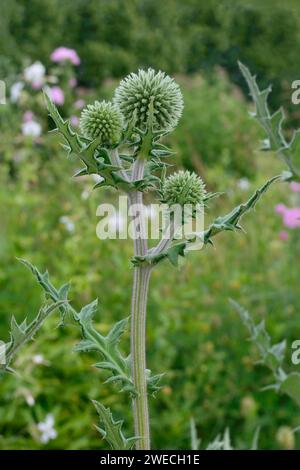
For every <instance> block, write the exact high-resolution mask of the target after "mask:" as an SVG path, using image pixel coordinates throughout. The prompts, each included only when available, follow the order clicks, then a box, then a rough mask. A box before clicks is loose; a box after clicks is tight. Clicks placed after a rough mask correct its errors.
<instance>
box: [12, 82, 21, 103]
mask: <svg viewBox="0 0 300 470" xmlns="http://www.w3.org/2000/svg"><path fill="white" fill-rule="evenodd" d="M23 88H24V82H16V83H14V84H13V85H12V86H11V87H10V101H11V102H12V103H17V101H19V98H20V96H21V93H22V90H23Z"/></svg>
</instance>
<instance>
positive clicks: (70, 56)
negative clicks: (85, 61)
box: [50, 47, 80, 65]
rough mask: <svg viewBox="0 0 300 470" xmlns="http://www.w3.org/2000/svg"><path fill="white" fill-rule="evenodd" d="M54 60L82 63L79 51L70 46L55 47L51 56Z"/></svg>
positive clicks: (74, 63) (75, 63)
mask: <svg viewBox="0 0 300 470" xmlns="http://www.w3.org/2000/svg"><path fill="white" fill-rule="evenodd" d="M50 58H51V60H53V62H65V61H66V60H69V61H70V62H71V63H72V64H73V65H79V64H80V58H79V56H78V54H77V52H76V51H75V50H74V49H69V48H68V47H58V48H57V49H55V50H54V51H53V52H52V54H51V56H50Z"/></svg>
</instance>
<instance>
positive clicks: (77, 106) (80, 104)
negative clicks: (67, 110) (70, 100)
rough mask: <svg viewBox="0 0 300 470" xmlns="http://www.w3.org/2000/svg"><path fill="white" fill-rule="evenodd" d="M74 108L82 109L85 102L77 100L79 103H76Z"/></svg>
mask: <svg viewBox="0 0 300 470" xmlns="http://www.w3.org/2000/svg"><path fill="white" fill-rule="evenodd" d="M74 106H75V108H77V109H82V108H84V106H85V101H84V100H77V101H75V103H74Z"/></svg>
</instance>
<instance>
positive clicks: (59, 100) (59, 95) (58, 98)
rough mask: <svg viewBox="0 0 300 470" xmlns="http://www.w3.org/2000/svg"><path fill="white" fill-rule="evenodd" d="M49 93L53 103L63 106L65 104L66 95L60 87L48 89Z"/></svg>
mask: <svg viewBox="0 0 300 470" xmlns="http://www.w3.org/2000/svg"><path fill="white" fill-rule="evenodd" d="M48 93H49V96H50V98H51V99H52V101H53V103H55V104H58V105H62V104H64V102H65V95H64V92H63V91H62V89H61V88H60V87H59V86H54V87H52V88H49V89H48Z"/></svg>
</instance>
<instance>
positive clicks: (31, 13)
mask: <svg viewBox="0 0 300 470" xmlns="http://www.w3.org/2000/svg"><path fill="white" fill-rule="evenodd" d="M0 3H1V10H2V13H1V19H0V23H1V28H0V34H1V41H0V78H1V79H2V80H4V81H5V83H6V85H7V104H6V105H1V106H0V129H1V143H0V165H1V166H0V217H1V228H0V337H1V338H3V339H4V340H7V331H8V326H9V320H10V317H11V315H12V314H14V315H15V316H16V318H17V319H18V320H21V319H22V318H24V317H25V316H28V317H29V318H30V317H32V315H33V314H35V313H36V312H37V310H38V308H39V306H40V304H41V302H42V300H43V296H42V293H41V291H40V289H39V288H38V286H37V285H36V284H35V282H34V280H33V279H32V277H31V275H30V273H29V272H27V271H26V269H25V268H24V267H23V266H22V265H21V264H20V263H18V261H17V260H16V257H22V258H26V259H28V260H30V261H31V262H32V263H33V264H35V265H37V266H38V267H39V268H40V269H41V270H42V271H43V270H45V269H48V270H49V272H50V274H51V276H52V279H53V282H54V283H56V284H57V285H61V284H62V283H64V282H66V281H68V280H71V281H72V290H71V299H72V301H73V302H74V306H76V307H78V308H79V307H81V306H82V305H84V304H86V303H88V302H90V301H91V300H93V299H94V298H96V297H98V298H99V301H100V310H99V313H98V317H97V326H98V328H99V330H101V331H102V332H104V333H105V332H106V331H108V329H109V328H110V327H111V326H112V325H113V323H114V322H115V321H116V320H119V319H121V318H124V317H126V316H128V314H129V308H130V290H131V281H132V270H131V268H130V262H129V260H130V257H131V256H132V246H131V242H130V241H120V240H106V241H100V240H99V239H98V238H97V237H96V232H95V228H96V224H97V222H98V218H97V217H96V208H97V206H98V204H99V203H101V202H103V201H107V200H109V201H113V200H116V197H117V196H116V194H115V193H114V192H113V191H109V190H107V189H106V190H96V191H92V186H93V181H91V178H84V177H83V178H78V179H74V178H72V177H71V176H72V174H73V173H74V170H75V169H76V168H77V166H78V162H76V161H73V160H67V159H66V156H65V153H64V151H63V150H62V148H61V146H60V145H59V138H58V137H57V136H56V135H53V134H49V133H48V131H49V129H50V128H51V124H50V122H49V121H48V118H47V113H46V110H45V107H44V102H43V99H42V96H41V89H40V88H41V85H42V86H46V87H48V88H49V89H50V90H52V92H53V93H54V91H53V89H54V88H59V90H61V92H62V93H63V99H61V102H60V103H57V104H58V105H60V111H61V113H62V114H63V115H64V116H72V123H73V125H74V126H76V125H77V123H78V116H79V115H80V109H81V107H82V106H83V105H84V103H90V102H92V101H93V100H94V99H96V98H97V99H101V98H110V97H111V96H112V93H113V90H114V87H115V86H116V85H117V83H118V79H119V78H120V77H123V76H124V75H126V74H127V73H129V72H131V71H135V70H137V68H138V67H147V66H152V67H154V68H161V69H163V70H164V71H166V72H167V73H170V74H172V75H174V76H175V77H176V80H177V81H178V82H179V83H180V85H181V87H182V91H183V95H184V102H185V110H184V114H183V117H182V119H181V121H180V124H179V126H178V128H177V129H176V131H175V132H174V133H173V134H172V135H171V136H168V144H169V145H171V146H172V148H174V150H175V151H176V155H175V157H174V159H173V163H174V164H175V166H176V167H180V168H182V167H185V168H188V169H193V170H195V171H197V172H198V173H199V174H200V175H201V176H202V177H203V179H204V180H205V181H206V183H207V187H208V189H209V190H211V191H216V190H217V191H223V192H224V194H223V195H222V196H221V197H220V198H219V199H218V200H216V201H214V202H213V203H211V204H210V205H211V207H210V209H209V210H208V212H207V216H206V219H207V223H208V222H209V220H211V218H213V217H214V216H216V215H218V214H225V213H226V212H227V211H228V210H230V209H231V208H232V207H234V205H236V204H238V203H240V202H242V201H244V200H246V199H247V197H248V196H249V195H250V194H251V192H252V191H253V190H254V189H256V188H257V186H258V185H259V184H262V183H263V182H264V181H265V180H266V179H267V178H268V177H270V176H271V175H274V174H276V173H277V172H281V171H282V169H283V168H282V164H281V163H280V162H279V161H278V160H277V158H276V157H275V156H274V155H271V154H265V153H262V152H260V151H259V150H258V149H259V146H260V140H261V139H262V138H263V134H262V132H261V130H260V129H259V127H258V125H257V123H256V122H255V121H254V120H252V119H251V118H250V117H249V113H248V111H249V110H250V109H251V104H250V103H249V102H248V101H247V90H246V87H245V84H244V82H243V79H242V77H241V74H240V72H239V69H238V66H237V60H238V59H239V60H241V61H243V62H244V63H245V64H247V65H248V66H249V67H250V69H251V71H252V72H253V73H257V74H258V80H259V84H260V85H261V86H262V87H263V86H265V85H267V84H268V83H269V82H272V83H273V85H274V87H273V93H272V97H271V106H272V108H273V109H276V106H277V105H278V104H279V103H283V104H284V106H285V108H286V110H287V115H288V120H287V122H288V125H287V127H286V129H285V132H286V133H287V134H289V132H290V129H291V127H292V126H298V125H299V111H298V107H297V106H295V105H291V83H292V81H293V80H296V79H299V78H300V77H299V70H300V56H299V48H300V6H299V2H298V1H296V0H286V1H285V3H284V4H283V3H282V2H281V1H277V0H272V1H264V2H261V1H254V0H253V1H242V0H236V1H230V0H228V1H217V0H207V1H206V2H199V1H196V0H185V1H184V2H182V1H179V0H164V2H161V1H158V0H131V1H127V2H125V1H120V0H110V1H106V0H89V1H83V0H72V1H70V0H65V1H64V2H59V1H58V0H43V1H40V0H39V1H37V0H31V1H30V2H28V1H25V0H11V1H10V2H6V1H4V0H1V2H0ZM60 46H65V47H69V48H72V49H74V50H76V52H77V53H78V55H79V57H80V59H81V63H80V65H78V66H77V65H72V64H70V63H67V62H64V63H54V62H53V61H52V60H51V58H50V56H51V53H52V51H53V50H54V49H56V48H57V47H60ZM36 62H38V63H40V64H42V67H43V70H42V72H43V73H41V72H40V75H39V77H38V78H39V79H40V82H39V83H37V81H36V75H35V76H34V73H35V74H37V71H36V69H37V67H36V66H35V68H33V69H32V68H31V69H30V67H32V64H36ZM39 67H40V66H39ZM40 70H41V67H40ZM30 71H31V74H30ZM297 74H298V75H297ZM32 75H33V78H32ZM20 83H21V85H17V86H16V84H20ZM56 91H57V90H56ZM279 203H281V204H285V205H286V206H287V207H299V206H300V193H297V192H295V191H292V190H291V189H290V188H289V186H287V185H285V186H284V185H277V186H274V187H273V188H272V189H271V190H270V191H269V193H268V194H267V195H266V196H265V197H264V199H263V202H262V203H260V204H259V205H258V207H257V209H256V212H255V213H252V214H250V215H248V216H247V217H246V218H245V220H244V227H245V228H246V230H247V233H246V234H235V235H232V234H222V235H221V236H220V237H218V238H216V240H215V247H209V248H206V249H204V250H203V251H202V252H196V253H193V254H192V255H191V256H190V257H189V258H188V259H187V261H186V262H185V263H184V264H183V265H182V266H180V268H179V269H178V270H175V269H173V268H171V266H170V265H169V264H168V263H165V264H164V263H163V264H161V265H160V267H159V269H157V270H156V271H155V272H154V274H153V278H152V281H151V290H150V299H149V308H148V343H147V348H148V364H149V368H151V370H153V372H154V373H161V372H166V374H165V376H164V378H163V381H162V383H163V388H162V390H161V391H160V392H159V394H158V396H157V398H156V399H151V402H150V406H151V423H152V434H153V448H155V449H172V448H173V449H188V448H190V432H189V420H190V418H191V417H193V418H194V420H195V423H196V427H197V431H198V434H199V437H200V438H201V439H202V443H203V446H205V444H207V443H208V442H210V441H211V440H213V439H214V438H215V436H216V435H217V434H218V433H220V432H223V431H224V429H225V428H226V427H229V428H230V432H231V436H232V440H233V444H234V446H235V447H236V448H241V449H243V448H249V446H250V445H251V440H252V437H253V434H254V431H255V429H256V428H257V427H260V428H261V434H260V439H259V447H260V448H262V449H278V448H288V447H291V446H292V447H295V448H297V447H298V448H299V447H300V438H299V437H298V435H297V434H295V436H294V441H295V442H292V444H291V442H290V441H289V440H288V439H287V440H285V439H283V438H282V437H280V436H282V434H283V433H282V432H281V433H280V430H282V427H283V426H287V427H288V428H289V429H293V428H296V427H297V426H299V425H300V413H299V410H298V408H297V407H296V405H295V404H294V403H293V402H292V401H291V400H290V399H289V398H288V397H286V396H279V395H277V394H275V393H274V391H271V390H269V391H263V392H262V391H261V389H262V388H263V387H264V386H265V385H268V384H270V383H272V377H271V376H270V374H269V372H268V371H267V370H265V369H264V368H262V367H259V366H257V365H255V361H256V359H257V353H256V351H255V348H254V347H253V346H252V345H251V343H249V342H247V341H246V337H247V333H246V331H245V330H244V327H243V326H242V324H241V322H240V319H239V318H238V315H237V314H236V312H235V311H233V309H232V307H230V305H229V303H228V299H229V298H230V297H232V298H234V299H236V300H237V301H239V302H240V303H241V304H243V305H244V306H246V307H247V308H249V310H250V311H251V312H252V313H253V316H254V318H255V320H257V321H258V320H260V319H263V318H264V319H265V320H266V323H267V327H268V329H269V331H270V333H271V334H272V337H273V339H274V341H279V340H281V339H284V338H285V339H286V340H287V344H288V348H287V350H288V351H290V345H291V342H292V341H293V340H294V339H298V338H300V324H299V310H300V296H299V255H300V245H299V236H298V235H299V228H295V229H288V228H286V227H284V226H283V225H282V221H281V219H280V216H279V214H277V213H276V211H275V207H276V205H277V204H279ZM58 321H59V320H58V317H57V316H55V315H54V316H53V318H51V319H50V320H49V321H48V322H47V323H46V324H45V325H44V327H43V329H42V330H41V331H40V332H39V334H38V335H37V337H36V339H35V341H34V342H33V343H31V344H30V345H28V346H27V347H26V348H24V350H23V351H22V354H20V355H19V357H18V359H17V360H16V362H15V367H16V369H17V371H18V373H17V375H10V376H8V375H6V376H5V377H4V379H2V380H1V381H0V390H1V393H0V449H41V448H46V449H47V448H50V449H51V448H53V449H54V448H56V449H98V448H105V444H104V443H103V441H102V440H101V439H100V437H99V435H98V433H97V431H96V430H95V429H94V427H93V423H97V416H96V412H95V410H94V408H93V406H92V404H91V401H90V400H91V399H97V400H99V401H101V402H102V403H103V404H105V405H107V406H110V407H111V408H112V410H113V412H114V414H115V415H116V416H117V417H120V418H123V419H124V420H125V431H127V433H129V434H131V433H132V417H131V410H130V406H129V404H128V400H127V398H126V397H125V396H123V395H122V394H118V393H116V390H115V389H114V387H113V386H112V385H103V382H104V380H105V373H103V372H100V373H99V371H98V370H96V369H94V368H93V367H91V364H93V361H94V358H93V357H92V356H91V355H90V356H89V355H80V354H78V353H75V352H73V351H72V349H73V347H74V345H75V344H76V342H77V340H78V331H77V330H73V329H72V328H70V327H66V328H58V327H57V325H58ZM126 339H127V343H126V341H125V342H124V343H123V345H124V351H125V352H126V351H127V352H128V339H129V338H128V336H127V338H126ZM94 362H95V361H94ZM286 363H287V367H288V368H291V363H290V357H289V356H288V357H287V358H286ZM293 367H294V368H297V367H296V366H293ZM49 414H50V415H52V416H53V419H54V424H53V426H54V429H55V431H56V433H57V436H56V438H55V439H49V440H48V442H41V432H40V429H39V423H41V422H43V421H45V419H46V416H47V415H49Z"/></svg>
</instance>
